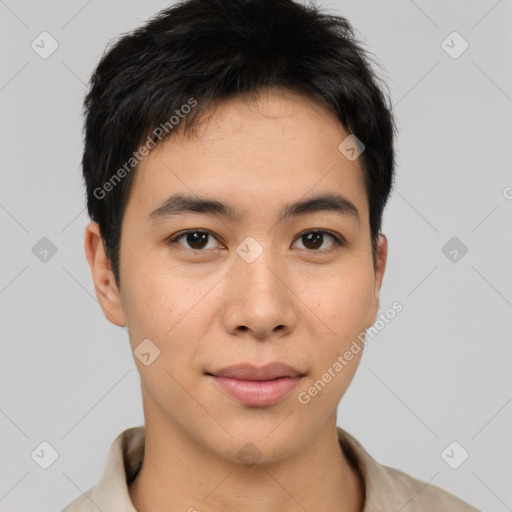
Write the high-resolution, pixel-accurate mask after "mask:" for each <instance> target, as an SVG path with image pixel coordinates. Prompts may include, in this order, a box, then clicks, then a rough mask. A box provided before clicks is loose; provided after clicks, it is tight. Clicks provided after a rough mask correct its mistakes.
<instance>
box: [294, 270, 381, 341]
mask: <svg viewBox="0 0 512 512" xmlns="http://www.w3.org/2000/svg"><path fill="white" fill-rule="evenodd" d="M305 283H306V284H305V285H304V287H303V290H302V294H301V296H303V297H306V298H307V300H306V301H305V302H306V304H307V305H308V306H309V307H310V308H311V310H312V311H313V312H314V313H315V315H316V317H317V318H318V319H320V320H321V322H320V325H322V326H323V330H322V332H326V334H327V338H328V340H326V341H327V342H328V343H327V344H330V343H331V342H334V343H335V344H339V343H343V342H347V341H351V340H352V339H353V337H354V336H357V335H358V334H359V333H360V332H361V331H363V330H364V329H365V327H366V322H367V318H368V314H369V312H370V310H371V307H372V305H373V302H374V284H373V274H372V271H371V270H370V271H368V270H367V268H365V267H363V266H358V265H354V266H351V267H350V270H349V269H348V267H347V270H343V269H338V271H336V269H335V270H334V271H330V272H329V273H326V274H324V275H321V276H320V275H317V276H316V277H315V279H313V280H310V279H307V280H306V281H305ZM324 339H325V337H324Z"/></svg>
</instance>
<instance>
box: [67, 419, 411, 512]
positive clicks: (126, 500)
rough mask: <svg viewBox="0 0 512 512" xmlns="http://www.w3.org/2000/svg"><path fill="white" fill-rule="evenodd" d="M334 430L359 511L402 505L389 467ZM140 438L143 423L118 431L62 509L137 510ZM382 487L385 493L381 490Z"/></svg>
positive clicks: (379, 511) (374, 511)
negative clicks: (354, 477)
mask: <svg viewBox="0 0 512 512" xmlns="http://www.w3.org/2000/svg"><path fill="white" fill-rule="evenodd" d="M337 433H338V442H339V444H340V447H341V449H342V450H343V452H344V454H345V456H346V457H347V460H348V461H349V462H350V463H351V464H352V465H353V466H354V467H355V468H356V469H357V470H358V471H359V473H360V474H361V475H362V479H363V481H364V486H365V495H366V498H365V506H364V509H363V512H386V511H389V510H391V509H395V508H396V509H397V510H398V508H400V507H403V505H404V503H403V500H402V502H400V501H399V500H400V495H402V493H400V492H393V490H394V489H395V486H396V480H395V479H394V478H393V475H392V474H390V473H389V471H390V470H389V468H387V467H385V466H381V465H380V464H379V463H378V462H377V461H376V460H374V459H373V458H372V457H371V456H370V455H369V454H368V453H367V452H366V450H365V449H364V448H363V447H362V446H361V444H360V443H359V442H358V441H357V440H356V439H355V438H354V437H352V436H351V435H350V434H349V433H348V432H346V431H345V430H343V429H342V428H340V427H337ZM144 441H145V427H144V426H138V427H132V428H129V429H127V430H125V431H123V432H122V433H121V434H119V435H118V436H117V437H116V439H115V440H114V442H113V443H112V446H111V448H110V450H109V453H108V457H107V463H106V466H105V469H104V471H103V474H102V476H101V479H100V480H99V482H98V483H97V484H96V485H95V486H94V487H93V488H91V489H90V490H89V491H88V492H87V493H86V494H84V495H82V496H80V497H79V498H77V499H76V500H75V501H74V502H73V503H71V504H70V505H69V506H68V507H66V508H65V509H64V510H63V511H62V512H74V511H75V510H80V511H82V510H85V509H90V510H91V512H92V511H94V512H98V511H100V512H107V511H108V512H137V511H136V509H135V507H134V506H133V503H132V501H131V499H130V494H129V491H128V487H129V485H130V484H131V482H132V481H133V480H134V478H135V476H136V475H137V473H138V471H139V469H140V467H141V465H142V461H143V458H144ZM384 489H385V490H386V491H387V492H385V493H383V492H382V491H383V490H384ZM390 491H391V492H390ZM396 491H398V489H396ZM386 496H387V498H386ZM402 496H403V495H402ZM78 505H80V507H78ZM84 505H86V507H83V506H84ZM74 506H76V508H75V507H74ZM397 507H398V508H397Z"/></svg>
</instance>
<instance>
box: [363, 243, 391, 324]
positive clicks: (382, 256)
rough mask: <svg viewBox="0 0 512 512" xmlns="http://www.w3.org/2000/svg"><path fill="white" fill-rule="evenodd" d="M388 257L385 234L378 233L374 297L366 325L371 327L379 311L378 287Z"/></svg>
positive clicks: (382, 277) (379, 286) (380, 283)
mask: <svg viewBox="0 0 512 512" xmlns="http://www.w3.org/2000/svg"><path fill="white" fill-rule="evenodd" d="M387 259H388V239H387V238H386V235H383V234H382V233H381V234H380V235H379V241H378V249H377V256H376V261H375V265H374V276H375V287H374V297H373V304H372V307H371V311H370V313H369V316H368V321H369V323H368V325H367V326H366V327H371V326H372V325H373V324H374V323H375V320H377V314H378V313H379V306H380V289H381V287H382V280H383V279H384V271H385V270H386V261H387Z"/></svg>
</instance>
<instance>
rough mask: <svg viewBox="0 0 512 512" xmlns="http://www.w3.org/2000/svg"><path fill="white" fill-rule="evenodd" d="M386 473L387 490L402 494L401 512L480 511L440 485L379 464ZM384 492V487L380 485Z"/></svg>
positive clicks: (398, 494)
mask: <svg viewBox="0 0 512 512" xmlns="http://www.w3.org/2000/svg"><path fill="white" fill-rule="evenodd" d="M380 467H381V468H382V471H383V473H385V474H386V475H387V483H386V487H387V490H388V492H393V493H397V494H396V495H397V496H403V497H404V498H405V501H404V502H403V503H402V505H401V506H403V508H402V509H401V512H420V511H421V512H439V511H448V510H449V511H450V512H480V511H479V510H478V509H476V508H474V507H472V506H471V505H469V504H468V503H466V502H465V501H463V500H461V499H460V498H458V497H456V496H454V495H453V494H451V493H449V492H448V491H445V490H444V489H441V488H440V487H438V486H436V485H433V484H430V483H428V482H424V481H422V480H418V479H417V478H414V477H412V476H410V475H408V474H407V473H404V472H403V471H399V470H398V469H394V468H390V467H388V466H382V465H381V466H380ZM382 490H383V492H384V487H382Z"/></svg>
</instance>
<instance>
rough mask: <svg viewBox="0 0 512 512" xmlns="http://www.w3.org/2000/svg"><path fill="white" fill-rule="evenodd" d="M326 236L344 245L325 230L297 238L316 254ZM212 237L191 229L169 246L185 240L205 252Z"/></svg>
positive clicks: (305, 233) (307, 233) (176, 237)
mask: <svg viewBox="0 0 512 512" xmlns="http://www.w3.org/2000/svg"><path fill="white" fill-rule="evenodd" d="M326 235H327V237H329V238H332V240H333V241H334V243H333V244H331V245H333V246H335V247H336V246H341V245H343V242H342V240H341V239H340V238H339V237H338V236H336V235H334V234H330V233H328V232H327V231H323V230H315V231H305V232H304V233H302V234H300V235H299V236H298V237H297V240H302V243H303V245H305V247H304V248H305V249H309V250H312V251H313V252H314V251H318V250H319V249H321V247H322V245H323V244H324V241H325V236H326ZM210 236H211V237H212V238H215V237H213V235H212V233H211V232H209V231H203V230H198V229H190V230H187V231H183V232H182V233H180V234H178V235H176V236H174V237H171V238H170V239H169V240H168V244H169V245H171V244H173V243H178V244H179V245H181V246H183V244H181V243H179V240H181V239H182V238H184V239H185V241H186V243H187V244H188V245H189V247H188V248H190V249H192V250H194V251H203V249H205V248H209V247H208V237H210ZM221 246H222V247H221V248H223V247H225V246H224V245H223V244H221ZM210 248H211V247H210ZM331 250H332V249H331ZM203 252H204V251H203Z"/></svg>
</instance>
